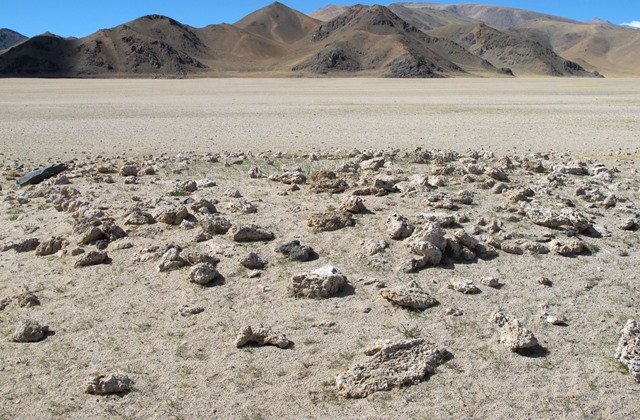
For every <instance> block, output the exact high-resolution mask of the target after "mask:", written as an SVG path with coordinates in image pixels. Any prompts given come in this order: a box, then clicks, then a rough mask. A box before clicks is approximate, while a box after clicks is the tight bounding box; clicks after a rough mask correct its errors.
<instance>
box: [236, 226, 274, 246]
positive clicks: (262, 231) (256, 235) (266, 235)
mask: <svg viewBox="0 0 640 420" xmlns="http://www.w3.org/2000/svg"><path fill="white" fill-rule="evenodd" d="M231 232H232V233H233V240H234V241H236V242H257V241H272V240H273V239H275V235H274V234H273V232H271V231H270V230H268V229H266V228H263V227H261V226H258V225H255V224H250V225H244V226H239V227H238V226H234V227H233V229H232V230H231Z"/></svg>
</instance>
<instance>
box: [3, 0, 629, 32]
mask: <svg viewBox="0 0 640 420" xmlns="http://www.w3.org/2000/svg"><path fill="white" fill-rule="evenodd" d="M272 2H273V0H262V1H260V0H236V1H232V2H224V1H214V0H128V1H125V0H107V1H105V0H101V1H94V0H84V1H83V0H55V1H52V0H4V1H3V2H2V3H4V4H2V5H1V6H0V28H9V29H13V30H14V31H17V32H20V33H21V34H23V35H26V36H34V35H38V34H41V33H43V32H52V33H54V34H57V35H61V36H64V37H67V36H77V37H83V36H86V35H89V34H91V33H93V32H95V31H97V30H98V29H102V28H111V27H114V26H117V25H119V24H122V23H125V22H128V21H130V20H133V19H136V18H138V17H140V16H144V15H148V14H162V15H166V16H169V17H172V18H174V19H176V20H178V21H180V22H182V23H185V24H188V25H191V26H195V27H202V26H206V25H210V24H213V23H222V22H226V23H233V22H235V21H237V20H239V19H241V18H242V17H243V16H246V15H247V14H249V13H251V12H253V11H255V10H257V9H260V8H262V7H265V6H267V5H269V4H270V3H272ZM281 2H282V3H284V4H286V5H287V6H289V7H291V8H294V9H296V10H299V11H301V12H303V13H309V12H312V11H314V10H316V9H319V8H321V7H324V6H326V5H327V4H329V3H333V4H340V5H353V4H356V3H362V4H375V2H367V1H362V0H361V1H357V0H356V1H341V0H324V1H321V0H320V1H319V0H288V1H287V0H284V1H282V0H281ZM431 2H432V3H448V4H455V3H464V1H438V0H431ZM474 2H475V3H487V4H496V5H501V6H510V7H516V8H521V9H529V10H535V11H538V12H543V13H549V14H554V15H559V16H564V17H568V18H571V19H575V20H580V21H585V20H589V19H592V18H594V17H598V18H601V19H605V20H609V21H611V22H613V23H617V24H621V23H628V22H634V21H635V22H638V21H640V0H607V1H603V0H558V1H551V0H488V1H486V2H483V1H481V0H480V1H474ZM388 3H389V2H378V4H388ZM639 24H640V23H639Z"/></svg>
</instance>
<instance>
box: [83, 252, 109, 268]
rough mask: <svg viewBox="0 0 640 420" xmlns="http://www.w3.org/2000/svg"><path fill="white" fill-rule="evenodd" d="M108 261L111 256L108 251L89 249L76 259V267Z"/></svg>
mask: <svg viewBox="0 0 640 420" xmlns="http://www.w3.org/2000/svg"><path fill="white" fill-rule="evenodd" d="M107 262H109V256H108V255H107V252H106V251H89V252H87V253H86V254H83V255H82V257H80V259H79V260H77V261H76V263H75V267H87V266H90V265H98V264H105V263H107Z"/></svg>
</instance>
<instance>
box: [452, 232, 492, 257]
mask: <svg viewBox="0 0 640 420" xmlns="http://www.w3.org/2000/svg"><path fill="white" fill-rule="evenodd" d="M453 235H454V237H455V238H456V240H457V241H458V242H460V244H462V245H463V246H464V247H465V248H467V249H469V250H470V251H472V252H473V253H474V254H476V255H478V256H479V257H480V258H493V257H497V256H498V251H496V249H495V248H494V247H493V246H491V245H488V244H485V243H483V242H481V241H480V240H478V239H476V238H474V237H473V236H471V235H469V234H468V233H467V232H466V231H465V230H464V229H460V230H458V231H456V232H455V233H454V234H453Z"/></svg>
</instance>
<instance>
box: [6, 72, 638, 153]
mask: <svg viewBox="0 0 640 420" xmlns="http://www.w3.org/2000/svg"><path fill="white" fill-rule="evenodd" d="M0 115H2V118H1V119H0V148H1V149H2V151H3V152H4V153H5V154H6V155H7V156H8V157H22V156H31V157H33V158H36V159H39V160H47V159H51V158H55V159H61V160H68V159H70V158H73V157H77V155H80V154H81V153H92V154H95V153H100V154H105V155H117V154H124V153H126V154H127V155H129V156H131V155H134V156H136V155H140V154H149V153H153V154H157V153H159V152H167V153H170V154H176V153H179V152H184V151H197V152H218V151H221V150H247V149H248V150H259V151H263V150H285V151H295V150H311V149H313V148H321V149H325V150H326V149H329V148H352V147H356V148H360V149H365V148H366V149H377V148H381V147H399V148H411V147H415V146H428V147H438V148H453V149H456V150H465V149H467V148H476V149H477V148H480V147H486V148H491V149H492V150H494V151H506V150H509V149H512V148H516V149H517V151H519V152H525V151H528V150H532V151H546V150H550V149H555V150H558V149H559V150H571V151H580V152H585V151H593V150H597V151H603V150H608V149H618V148H622V149H624V150H626V149H628V148H631V149H633V148H635V147H637V146H638V145H640V133H639V132H638V129H637V128H638V127H639V126H640V85H639V84H638V83H637V80H633V79H626V80H622V79H617V80H607V79H603V80H582V79H514V80H505V79H455V80H453V79H448V80H381V79H206V80H205V79H200V80H38V79H36V80H21V79H3V80H0Z"/></svg>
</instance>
